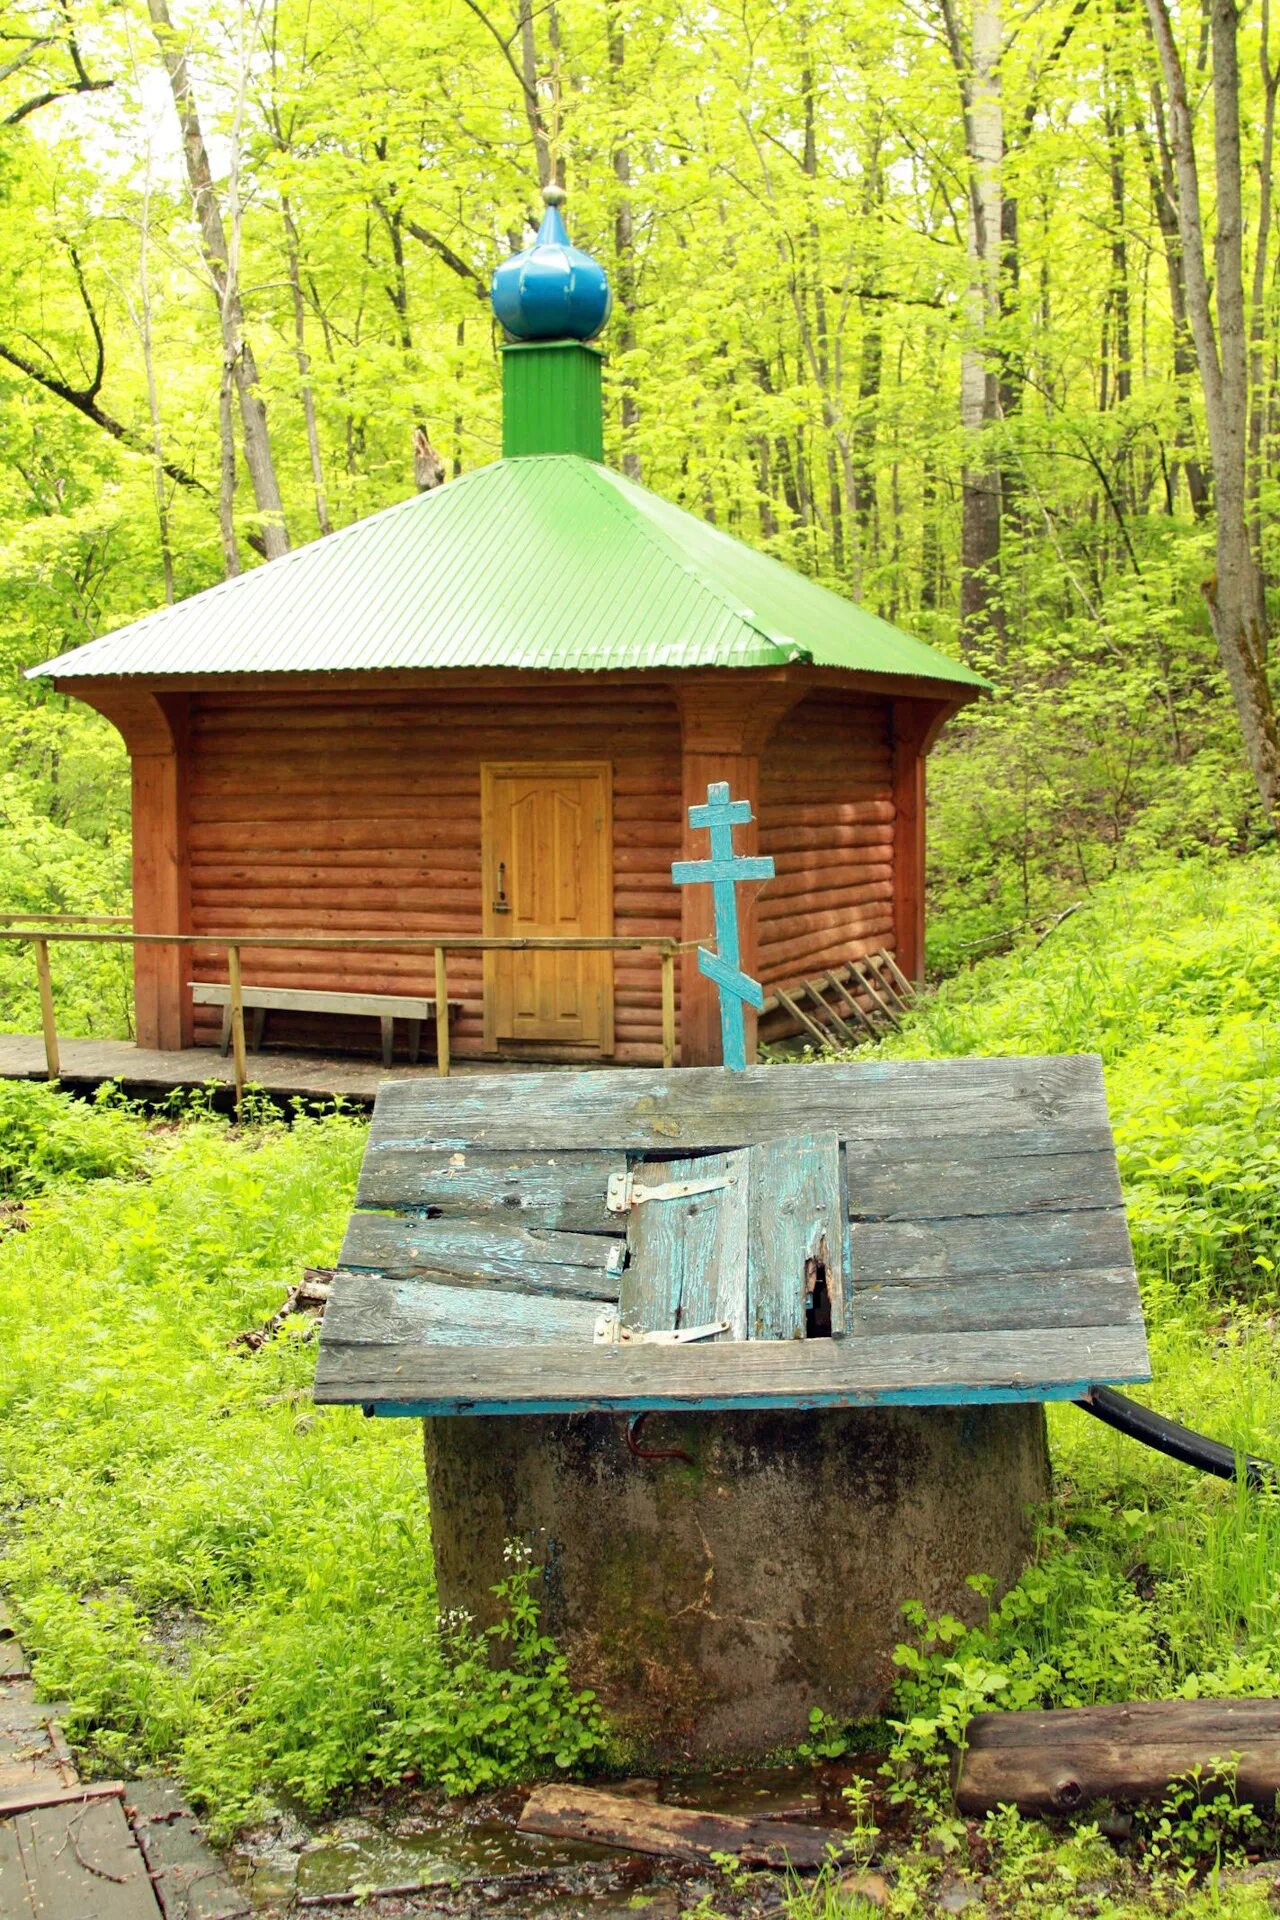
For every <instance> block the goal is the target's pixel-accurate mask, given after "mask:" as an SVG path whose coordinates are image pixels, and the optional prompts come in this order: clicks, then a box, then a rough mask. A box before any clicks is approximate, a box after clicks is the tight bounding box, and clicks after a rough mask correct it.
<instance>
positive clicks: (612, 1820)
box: [518, 1785, 849, 1869]
mask: <svg viewBox="0 0 1280 1920" xmlns="http://www.w3.org/2000/svg"><path fill="white" fill-rule="evenodd" d="M518 1831H519V1832H520V1833H541V1834H545V1835H547V1836H548V1837H549V1838H551V1839H553V1840H591V1841H594V1842H595V1844H596V1845H597V1846H603V1847H620V1848H622V1849H623V1850H624V1851H625V1852H627V1853H656V1854H663V1855H665V1856H667V1857H668V1858H669V1859H675V1860H691V1861H695V1862H703V1861H707V1860H710V1859H711V1858H712V1856H713V1855H715V1854H717V1853H728V1854H732V1855H733V1856H734V1858H735V1859H737V1860H740V1861H741V1862H742V1863H743V1865H744V1866H750V1867H794V1868H796V1869H802V1868H805V1867H824V1866H826V1865H827V1863H828V1861H830V1860H832V1859H838V1858H839V1857H840V1856H841V1855H842V1854H843V1853H844V1852H845V1851H847V1848H848V1844H849V1836H848V1834H847V1833H839V1832H836V1831H834V1830H833V1829H832V1828H830V1827H808V1826H802V1825H800V1824H799V1823H798V1822H796V1821H791V1820H744V1819H742V1818H740V1817H739V1816H737V1815H735V1814H727V1813H710V1812H708V1811H706V1810H705V1809H703V1808H701V1807H671V1806H665V1805H663V1804H661V1803H660V1802H658V1801H656V1800H637V1799H634V1798H632V1797H631V1796H630V1795H629V1794H626V1793H602V1792H600V1791H598V1790H597V1789H595V1788H592V1787H567V1786H560V1785H556V1786H549V1787H539V1788H538V1789H537V1791H536V1792H535V1793H533V1794H531V1795H530V1797H529V1800H528V1802H527V1803H526V1805H525V1809H524V1812H523V1813H522V1814H521V1816H520V1819H519V1823H518Z"/></svg>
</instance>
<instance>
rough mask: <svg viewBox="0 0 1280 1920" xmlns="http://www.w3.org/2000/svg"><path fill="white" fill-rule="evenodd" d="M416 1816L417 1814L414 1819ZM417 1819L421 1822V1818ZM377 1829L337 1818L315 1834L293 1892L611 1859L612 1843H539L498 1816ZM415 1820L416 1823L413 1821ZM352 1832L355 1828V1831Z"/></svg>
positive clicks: (448, 1880) (445, 1881)
mask: <svg viewBox="0 0 1280 1920" xmlns="http://www.w3.org/2000/svg"><path fill="white" fill-rule="evenodd" d="M419 1818H420V1817H419ZM421 1823H422V1824H423V1825H424V1827H425V1825H426V1822H425V1819H422V1821H421ZM398 1824H399V1830H397V1828H395V1827H393V1828H391V1829H390V1830H387V1829H385V1828H379V1827H377V1826H376V1825H374V1824H373V1823H372V1822H371V1821H362V1822H358V1823H357V1822H356V1821H351V1820H349V1821H344V1822H342V1823H340V1826H341V1831H340V1833H335V1834H334V1835H332V1836H330V1835H325V1834H320V1835H318V1836H317V1837H316V1838H315V1839H314V1840H313V1841H312V1842H311V1843H310V1844H309V1845H308V1846H307V1847H306V1848H305V1849H304V1850H303V1852H302V1853H301V1854H300V1855H299V1856H298V1857H297V1873H296V1879H295V1886H296V1890H297V1891H298V1892H299V1893H341V1892H343V1891H345V1889H346V1888H348V1887H397V1886H399V1887H403V1886H410V1885H419V1884H421V1883H423V1882H436V1883H439V1884H440V1885H442V1886H450V1885H452V1884H454V1883H456V1882H457V1881H460V1880H473V1879H481V1878H484V1879H496V1878H498V1877H499V1876H500V1875H503V1874H524V1873H528V1874H541V1873H543V1872H544V1871H545V1870H546V1869H547V1868H553V1869H554V1868H570V1867H577V1866H584V1865H596V1864H598V1863H601V1862H611V1863H613V1864H614V1865H616V1864H617V1861H618V1855H617V1853H616V1851H615V1850H614V1849H613V1848H611V1847H592V1846H583V1845H578V1844H576V1843H574V1842H572V1841H564V1840H541V1839H539V1838H538V1836H537V1835H536V1834H530V1835H528V1836H526V1835H525V1834H522V1833H517V1832H516V1831H515V1828H514V1827H513V1826H511V1825H509V1824H507V1823H506V1822H505V1821H500V1820H480V1821H477V1822H476V1823H475V1824H474V1825H470V1824H465V1823H463V1822H460V1821H458V1820H457V1819H454V1820H452V1821H448V1822H444V1821H442V1822H441V1823H440V1824H439V1825H438V1826H435V1827H432V1828H429V1829H428V1830H426V1831H423V1832H420V1833H412V1832H409V1833H406V1832H405V1831H404V1828H405V1826H406V1825H408V1824H410V1823H409V1822H406V1821H401V1822H400V1823H398ZM412 1824H414V1825H417V1824H419V1819H417V1818H415V1820H414V1821H413V1823H412ZM357 1828H358V1829H359V1830H356V1829H357Z"/></svg>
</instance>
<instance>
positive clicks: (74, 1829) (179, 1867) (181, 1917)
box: [0, 1605, 250, 1920]
mask: <svg viewBox="0 0 1280 1920" xmlns="http://www.w3.org/2000/svg"><path fill="white" fill-rule="evenodd" d="M57 1716H58V1705H57V1703H56V1702H52V1703H50V1702H47V1701H45V1702H41V1701H37V1700H36V1697H35V1686H34V1684H33V1682H32V1679H31V1674H30V1670H29V1667H28V1663H27V1657H26V1653H25V1652H24V1650H23V1647H22V1644H21V1642H20V1641H19V1640H18V1638H17V1636H16V1634H15V1633H14V1632H13V1630H12V1627H11V1625H10V1623H9V1620H8V1617H7V1615H6V1614H5V1613H4V1611H3V1606H2V1605H0V1915H3V1920H236V1916H239V1915H245V1914H248V1913H249V1912H250V1908H249V1906H248V1904H247V1903H246V1901H245V1900H244V1898H243V1896H242V1895H241V1894H239V1893H238V1892H237V1891H236V1889H235V1887H233V1885H232V1884H231V1881H230V1880H229V1879H228V1878H227V1875H226V1874H225V1873H224V1871H223V1869H222V1866H221V1863H220V1862H219V1861H218V1859H217V1857H216V1855H214V1854H213V1853H212V1852H211V1851H210V1850H209V1848H208V1847H207V1846H206V1845H205V1842H204V1840H203V1837H202V1836H201V1834H200V1831H199V1829H198V1827H197V1826H196V1824H195V1821H194V1820H193V1818H192V1816H191V1814H190V1813H189V1812H188V1811H187V1809H186V1808H185V1807H184V1806H183V1805H182V1802H181V1800H180V1799H179V1798H178V1796H177V1794H176V1792H175V1790H174V1789H173V1788H172V1787H171V1786H170V1785H169V1784H168V1783H167V1782H165V1781H136V1782H131V1783H129V1785H127V1786H126V1785H125V1784H124V1783H122V1782H120V1781H100V1780H93V1781H84V1782H82V1781H81V1780H80V1779H79V1777H78V1776H77V1773H76V1769H75V1763H74V1761H73V1760H72V1757H71V1754H70V1751H69V1749H68V1747H67V1744H66V1742H65V1740H64V1739H63V1737H62V1732H61V1729H60V1727H59V1725H58V1717H57Z"/></svg>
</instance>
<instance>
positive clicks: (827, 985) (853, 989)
mask: <svg viewBox="0 0 1280 1920" xmlns="http://www.w3.org/2000/svg"><path fill="white" fill-rule="evenodd" d="M917 998H918V995H917V993H916V989H915V988H914V987H913V986H912V984H911V982H910V981H909V980H908V979H907V977H906V975H905V974H904V973H903V971H902V969H901V968H900V967H899V966H898V963H897V962H896V960H895V959H894V957H893V955H892V954H891V953H887V952H886V951H885V949H884V948H883V947H881V948H879V949H878V951H877V952H875V953H863V954H859V955H858V957H857V958H856V959H852V960H846V961H845V963H844V965H843V966H840V967H827V968H825V969H824V970H823V972H822V973H821V974H820V975H818V976H817V977H816V978H814V979H810V980H801V981H798V982H797V983H796V984H795V985H793V986H790V987H775V988H774V990H773V992H772V993H771V994H769V995H768V996H767V998H766V999H765V1002H764V1005H763V1007H762V1008H761V1017H762V1018H763V1016H764V1015H765V1014H769V1013H773V1012H775V1011H776V1010H777V1009H779V1008H781V1009H782V1011H783V1012H785V1013H789V1014H790V1015H791V1017H792V1019H793V1020H795V1021H797V1022H798V1023H799V1025H800V1028H801V1030H802V1031H803V1032H804V1033H806V1034H807V1035H808V1036H809V1038H810V1039H811V1040H812V1041H813V1042H814V1044H815V1045H816V1046H817V1048H818V1050H819V1052H821V1053H838V1052H840V1051H841V1050H843V1049H844V1048H846V1047H855V1046H857V1045H859V1043H861V1042H863V1041H868V1040H879V1039H881V1038H883V1036H884V1035H885V1034H886V1033H888V1032H890V1031H891V1030H892V1029H893V1028H895V1027H899V1026H901V1025H902V1015H903V1013H904V1012H905V1011H906V1010H907V1008H908V1007H910V1006H911V1005H912V1004H913V1003H914V1002H915V1000H916V999H917Z"/></svg>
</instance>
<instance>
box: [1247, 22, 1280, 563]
mask: <svg viewBox="0 0 1280 1920" xmlns="http://www.w3.org/2000/svg"><path fill="white" fill-rule="evenodd" d="M1260 32H1261V42H1262V43H1261V46H1260V48H1259V65H1260V67H1261V69H1262V100H1263V107H1262V152H1261V155H1260V158H1259V162H1258V237H1257V239H1256V241H1255V242H1254V254H1253V289H1252V296H1251V300H1250V305H1249V468H1248V490H1249V517H1250V534H1251V537H1252V540H1253V555H1254V559H1255V560H1256V562H1257V564H1258V568H1259V570H1260V571H1261V570H1262V568H1263V554H1262V501H1261V491H1262V471H1263V459H1264V454H1263V440H1264V437H1265V434H1266V422H1267V413H1268V405H1269V398H1270V396H1269V392H1268V386H1269V383H1268V380H1267V376H1266V368H1265V365H1264V347H1265V343H1266V323H1267V315H1266V307H1267V256H1268V251H1269V248H1270V241H1271V167H1272V162H1273V159H1274V156H1275V143H1276V95H1277V91H1278V90H1280V63H1277V65H1276V66H1275V67H1274V68H1273V67H1272V65H1271V44H1270V43H1271V6H1270V0H1262V12H1261V19H1260ZM1264 580H1265V576H1264Z"/></svg>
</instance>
